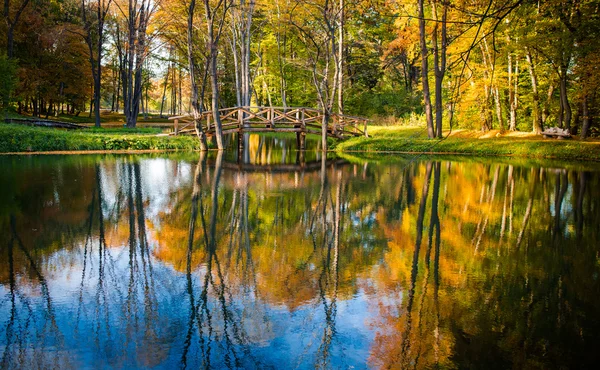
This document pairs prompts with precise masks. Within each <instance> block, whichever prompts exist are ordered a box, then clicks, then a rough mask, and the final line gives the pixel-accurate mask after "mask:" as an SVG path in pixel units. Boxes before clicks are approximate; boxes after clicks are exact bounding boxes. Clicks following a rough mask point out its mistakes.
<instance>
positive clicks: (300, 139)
mask: <svg viewBox="0 0 600 370" xmlns="http://www.w3.org/2000/svg"><path fill="white" fill-rule="evenodd" d="M296 119H299V120H300V132H296V144H297V145H298V150H300V151H304V150H305V149H306V118H305V116H304V108H302V109H301V110H300V118H298V112H296Z"/></svg>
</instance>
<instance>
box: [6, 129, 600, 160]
mask: <svg viewBox="0 0 600 370" xmlns="http://www.w3.org/2000/svg"><path fill="white" fill-rule="evenodd" d="M140 129H142V130H143V129H144V128H142V127H140ZM369 131H370V132H371V133H372V136H371V137H370V138H364V137H357V138H350V139H347V140H344V141H340V142H335V143H334V144H333V145H332V146H331V147H330V150H329V152H331V153H335V154H336V155H348V156H355V157H361V158H362V159H371V160H376V161H377V160H384V161H385V160H387V159H389V158H390V156H396V155H398V156H400V155H410V156H424V155H431V156H437V155H449V156H461V157H488V158H520V159H533V160H562V161H578V162H587V163H598V162H600V140H599V139H588V140H583V141H580V140H577V139H570V140H555V139H543V138H541V137H540V136H539V135H533V134H531V133H525V132H511V133H507V134H504V135H499V134H496V133H495V132H487V133H482V132H478V131H473V130H454V131H453V132H451V133H449V132H445V133H444V134H447V133H448V134H449V135H448V136H445V137H444V138H443V139H428V138H427V137H426V136H424V135H423V131H422V129H421V128H419V127H402V126H371V127H369ZM286 137H287V136H286ZM289 149H290V150H292V151H297V149H296V148H295V147H294V146H292V147H290V148H289ZM213 150H215V149H214V148H211V149H209V151H213ZM198 151H199V143H198V140H197V139H196V138H195V137H193V136H157V135H156V134H155V133H143V132H141V133H140V132H131V131H128V130H127V129H122V130H114V129H107V131H106V132H103V131H95V132H82V131H76V132H72V131H64V130H58V129H48V128H35V127H27V126H20V125H11V124H4V125H0V155H6V156H26V155H92V154H149V153H170V152H182V153H186V152H188V153H193V152H198Z"/></svg>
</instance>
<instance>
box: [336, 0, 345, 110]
mask: <svg viewBox="0 0 600 370" xmlns="http://www.w3.org/2000/svg"><path fill="white" fill-rule="evenodd" d="M338 13H339V24H338V60H337V62H338V86H337V89H338V91H337V92H338V113H339V114H344V0H340V9H339V10H338Z"/></svg>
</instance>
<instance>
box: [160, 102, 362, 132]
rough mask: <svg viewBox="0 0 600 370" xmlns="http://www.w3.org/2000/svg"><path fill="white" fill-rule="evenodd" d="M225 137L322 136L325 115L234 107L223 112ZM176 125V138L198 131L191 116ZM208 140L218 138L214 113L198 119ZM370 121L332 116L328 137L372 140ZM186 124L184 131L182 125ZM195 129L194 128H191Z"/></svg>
mask: <svg viewBox="0 0 600 370" xmlns="http://www.w3.org/2000/svg"><path fill="white" fill-rule="evenodd" d="M219 117H220V119H221V126H222V130H223V134H229V133H234V132H238V133H239V132H296V133H304V134H307V133H309V134H317V135H320V134H321V132H322V122H323V119H324V118H325V117H324V112H323V111H321V110H318V109H314V108H308V107H254V106H248V107H232V108H224V109H220V110H219ZM169 119H171V120H173V121H174V134H175V135H177V134H184V133H190V132H193V131H194V127H193V125H192V124H193V117H192V116H190V115H184V116H177V117H170V118H169ZM198 119H199V120H200V122H201V124H202V126H203V129H204V131H205V132H206V133H207V135H208V136H212V135H213V134H214V124H213V123H212V120H213V112H212V111H204V112H202V114H201V115H200V117H199V118H198ZM367 122H368V120H367V119H366V118H363V117H355V116H347V115H341V114H337V113H333V114H331V115H330V116H329V122H328V125H327V135H328V136H333V137H337V138H342V137H344V136H363V135H364V136H368V135H367ZM180 123H181V124H182V126H181V127H180V125H179V124H180ZM191 126H192V127H191Z"/></svg>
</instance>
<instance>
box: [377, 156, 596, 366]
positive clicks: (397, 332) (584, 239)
mask: <svg viewBox="0 0 600 370" xmlns="http://www.w3.org/2000/svg"><path fill="white" fill-rule="evenodd" d="M444 165H445V166H447V167H446V168H447V170H445V171H440V166H441V164H440V163H433V164H431V163H426V164H424V165H422V166H421V167H420V169H421V172H420V174H417V176H416V177H414V178H413V179H412V182H413V187H414V188H416V189H419V188H421V189H422V190H421V197H420V201H419V203H418V204H417V205H415V206H413V207H410V206H409V208H408V209H406V210H405V211H406V213H404V215H403V216H402V218H401V220H400V222H399V223H398V222H397V223H396V224H395V225H396V228H397V229H392V228H391V227H392V225H394V223H393V222H391V223H390V221H388V222H387V223H388V224H389V227H390V229H389V230H388V231H387V234H388V235H389V236H390V237H391V241H390V244H389V246H390V250H389V252H388V253H387V254H386V257H385V261H386V265H387V266H388V268H389V271H390V272H389V274H385V275H381V276H379V278H380V280H379V281H380V282H379V284H380V286H382V287H383V286H386V287H387V288H388V289H389V288H393V289H400V290H401V293H398V294H401V299H398V300H397V302H399V303H400V304H399V306H396V307H395V306H394V305H393V304H391V303H389V302H388V301H386V300H383V301H380V302H379V303H378V304H377V305H376V307H378V310H379V313H380V315H381V319H380V320H377V322H378V324H377V326H378V327H379V329H378V335H377V338H376V341H375V345H374V347H373V348H372V353H371V361H372V363H373V364H374V365H377V366H379V367H386V368H406V367H411V368H412V367H425V368H427V367H455V366H460V367H462V366H470V365H469V364H477V365H478V366H493V367H495V366H500V367H519V368H520V367H528V366H531V365H532V364H536V363H537V364H542V366H546V365H550V364H551V366H560V364H564V365H568V364H572V363H575V362H577V363H590V361H591V360H592V357H590V356H589V353H590V352H589V351H593V350H592V349H591V348H592V347H593V346H594V343H598V340H599V339H600V338H598V335H597V334H596V333H597V328H598V325H597V323H595V322H594V320H595V319H593V318H592V317H591V316H590V313H592V312H597V310H598V309H599V308H600V307H599V306H600V302H599V301H598V299H596V298H591V295H590V292H591V291H597V289H600V284H599V283H597V282H596V280H594V279H593V276H595V275H596V274H598V265H597V253H598V249H597V247H596V245H597V243H595V242H594V241H593V240H594V239H593V238H594V237H597V235H598V227H597V224H594V223H593V222H592V221H588V220H592V219H596V217H598V216H599V215H598V208H596V207H597V206H598V199H597V198H594V197H593V196H592V193H591V192H589V191H588V192H587V194H586V191H587V189H588V186H590V185H589V178H588V177H587V176H586V175H585V174H584V173H581V172H568V171H565V170H552V169H539V168H532V169H526V168H519V167H512V166H487V165H476V166H473V165H471V166H465V165H464V164H460V163H447V164H444ZM432 168H433V194H429V195H428V193H429V192H430V190H431V189H428V187H429V185H428V184H429V182H430V176H431V175H430V173H431V169H432ZM467 168H468V169H469V172H465V169H467ZM406 174H407V176H411V175H410V172H409V171H406ZM596 181H597V180H596ZM442 189H443V190H442ZM442 192H443V193H442ZM442 194H443V195H442ZM429 199H431V201H432V204H431V206H427V205H426V202H427V201H428V200H429ZM567 202H569V203H568V204H569V207H566V206H565V205H566V204H567ZM438 203H439V204H438ZM424 205H425V208H423V206H424ZM428 213H429V220H430V222H429V225H428V226H427V225H425V224H426V223H425V222H424V220H425V219H426V218H427V214H428ZM390 214H391V213H390ZM442 225H443V227H442ZM513 229H514V232H513V231H512V230H513ZM584 229H585V230H586V232H585V233H584V232H582V230H584ZM424 230H428V232H427V235H428V239H429V240H428V244H427V248H426V249H425V250H423V248H422V247H421V239H422V237H423V234H424V233H425V231H424ZM409 252H410V253H409ZM432 254H433V256H432ZM586 256H587V257H586ZM595 261H596V262H595ZM408 266H410V269H408V268H407V267H408ZM430 269H432V271H431V272H430ZM393 279H398V280H399V282H400V283H399V284H398V285H395V284H394V281H395V280H393ZM431 285H433V289H432V288H431ZM590 289H591V290H590ZM594 296H595V295H594ZM383 297H389V295H385V296H383ZM574 307H578V309H574ZM584 307H585V308H584ZM574 361H575V362H574ZM543 364H546V365H543Z"/></svg>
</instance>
